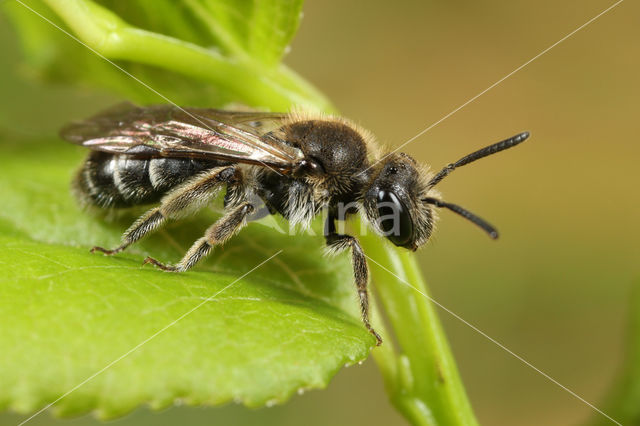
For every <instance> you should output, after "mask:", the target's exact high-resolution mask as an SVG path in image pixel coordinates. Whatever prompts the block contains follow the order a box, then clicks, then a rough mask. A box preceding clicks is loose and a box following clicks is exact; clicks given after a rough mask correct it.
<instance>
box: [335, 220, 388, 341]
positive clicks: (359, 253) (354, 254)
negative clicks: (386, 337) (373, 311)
mask: <svg viewBox="0 0 640 426" xmlns="http://www.w3.org/2000/svg"><path fill="white" fill-rule="evenodd" d="M325 240H326V243H327V248H328V249H329V251H331V252H334V253H337V252H341V251H344V250H347V249H351V262H352V265H353V276H354V279H355V284H356V289H357V290H358V298H359V299H360V312H361V315H362V322H363V323H364V326H365V327H366V328H367V330H369V333H371V334H373V336H374V337H375V338H376V341H377V342H376V344H377V345H378V346H380V345H381V344H382V337H380V335H379V334H378V333H377V332H376V331H375V330H374V329H373V327H372V326H371V323H370V322H369V293H368V291H367V283H368V281H369V268H368V267H367V259H366V257H365V255H364V251H363V250H362V246H360V243H359V242H358V240H357V239H356V238H355V237H352V236H351V235H343V234H338V233H337V232H336V231H335V224H334V218H332V217H329V218H328V219H327V224H326V227H325Z"/></svg>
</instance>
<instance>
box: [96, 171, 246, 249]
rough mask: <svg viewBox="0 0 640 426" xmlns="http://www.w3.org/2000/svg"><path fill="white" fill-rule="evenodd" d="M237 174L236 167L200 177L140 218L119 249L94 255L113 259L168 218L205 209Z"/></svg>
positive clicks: (171, 193)
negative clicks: (102, 255)
mask: <svg viewBox="0 0 640 426" xmlns="http://www.w3.org/2000/svg"><path fill="white" fill-rule="evenodd" d="M234 174H235V168H234V167H217V168H214V169H211V170H208V171H207V172H205V173H203V174H199V175H198V176H196V177H194V178H193V179H190V180H188V181H187V182H185V183H184V184H182V185H180V186H179V187H177V188H176V189H174V190H173V191H171V192H169V193H168V194H167V195H165V196H164V198H163V199H162V201H161V204H160V205H159V206H158V207H155V208H153V209H151V210H149V211H148V212H146V213H145V214H143V215H142V216H140V218H138V220H136V221H135V222H134V223H133V225H131V226H130V227H129V229H127V230H126V231H125V233H124V234H123V235H122V244H120V245H119V246H118V247H116V248H114V249H111V250H109V249H105V248H102V247H94V248H92V249H91V252H92V253H93V252H96V251H100V252H102V253H104V254H107V255H111V254H116V253H119V252H121V251H123V250H124V249H126V248H127V247H129V246H130V245H131V244H133V243H135V242H136V241H138V240H139V239H141V238H142V237H144V236H145V235H147V234H149V233H150V232H152V231H154V230H155V229H156V228H158V227H159V226H160V225H162V224H163V223H164V222H165V221H166V220H167V219H168V218H175V217H180V216H181V215H184V214H185V213H186V212H189V211H193V210H196V209H197V208H199V207H202V206H203V205H204V204H206V203H207V202H209V201H210V200H211V199H212V198H213V197H214V196H215V195H216V194H217V193H218V190H219V189H220V187H221V184H223V183H226V182H229V181H230V180H231V179H233V178H234Z"/></svg>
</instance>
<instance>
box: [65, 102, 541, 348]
mask: <svg viewBox="0 0 640 426" xmlns="http://www.w3.org/2000/svg"><path fill="white" fill-rule="evenodd" d="M61 134H62V137H63V138H64V139H66V140H68V141H71V142H74V143H77V144H80V145H83V146H86V147H88V148H90V149H91V150H92V151H91V153H90V154H89V157H88V158H87V160H86V161H85V163H84V165H83V166H82V168H81V169H80V171H79V172H78V174H77V176H76V178H75V180H74V183H73V188H74V191H75V193H76V194H77V196H78V197H79V198H80V200H82V201H83V202H84V203H86V204H91V205H95V206H98V207H103V208H121V207H130V206H134V205H141V204H149V203H159V206H158V207H154V208H152V209H151V210H149V211H148V212H147V213H145V214H144V215H142V216H141V217H140V218H139V219H138V220H136V221H135V223H133V225H131V227H130V228H129V229H127V230H126V231H125V233H124V234H123V236H122V244H121V245H120V246H118V247H115V248H113V249H105V248H102V247H94V248H93V249H92V250H91V251H92V252H94V251H100V252H103V253H105V254H108V255H111V254H115V253H118V252H121V251H123V250H124V249H126V248H127V247H128V246H129V245H131V244H133V243H134V242H136V241H138V240H139V239H140V238H142V237H144V236H145V235H147V234H148V233H150V232H152V231H154V230H155V229H156V228H158V227H159V226H160V225H162V224H163V223H164V222H165V221H166V220H167V219H175V218H179V217H181V216H183V215H185V214H186V213H188V212H192V211H194V210H197V209H198V208H201V207H203V206H204V205H206V204H207V203H208V202H209V201H211V200H212V199H213V198H214V197H215V196H216V194H217V193H218V192H219V191H220V190H221V189H222V188H223V187H225V188H226V194H225V198H224V208H225V213H224V214H223V216H222V217H221V218H220V219H219V220H218V221H217V222H215V223H214V224H213V225H212V226H211V227H210V228H209V229H207V230H206V232H205V234H204V236H203V237H202V238H200V239H199V240H197V241H196V242H195V243H194V244H193V246H192V247H191V248H190V249H189V250H188V251H187V253H186V254H185V255H184V257H183V258H182V260H180V261H179V262H178V263H177V264H175V265H167V264H164V263H161V262H159V261H157V260H155V259H153V258H150V257H148V258H147V259H145V263H152V264H153V265H155V266H157V267H159V268H160V269H163V270H165V271H186V270H188V269H190V268H191V267H193V266H194V265H195V264H196V263H197V262H198V261H199V260H200V259H202V258H203V257H205V256H206V255H208V254H209V252H210V251H211V250H212V249H213V248H214V247H215V246H218V245H221V244H223V243H224V242H225V241H227V240H228V239H229V238H230V237H231V236H232V235H233V234H235V233H236V232H238V231H239V230H240V229H241V228H242V227H243V226H245V224H246V222H247V218H248V217H249V215H251V213H252V212H254V211H255V210H256V209H258V208H259V207H260V206H259V205H258V204H260V203H263V204H264V205H265V206H266V208H267V209H268V211H269V212H270V213H271V214H280V215H282V216H283V217H284V218H286V219H287V220H289V221H290V222H292V223H294V224H300V225H302V226H308V225H309V223H310V222H311V220H312V219H313V218H314V217H315V216H316V215H318V214H319V213H320V212H322V211H325V212H327V219H326V223H325V231H324V234H325V239H326V244H327V248H328V249H329V250H331V251H334V252H339V251H343V250H347V249H350V250H351V255H352V261H353V269H354V278H355V284H356V287H357V291H358V296H359V298H360V306H361V311H362V321H363V322H364V325H365V326H366V328H367V329H368V330H369V331H370V332H371V333H372V334H373V335H374V336H375V337H376V339H377V341H378V344H380V343H381V342H382V340H381V338H380V336H379V335H378V334H377V333H376V332H375V331H374V330H373V328H372V327H371V325H370V323H369V314H368V294H367V281H368V269H367V262H366V257H365V255H364V252H363V250H362V247H361V246H360V244H359V242H358V240H357V238H356V237H354V236H351V235H346V234H341V233H338V231H337V228H336V221H343V220H346V219H347V218H348V217H349V216H351V215H353V214H356V213H357V212H358V211H360V212H361V213H362V215H363V216H364V217H365V218H366V219H367V221H368V222H369V224H370V225H371V226H372V228H373V229H375V230H376V231H377V232H378V233H379V234H381V235H382V236H385V237H386V238H388V239H389V240H390V241H391V242H392V243H393V244H395V245H396V246H400V247H404V248H407V249H410V250H416V249H417V248H418V247H420V246H422V245H423V244H424V243H425V242H427V240H428V239H429V237H430V236H431V233H432V231H433V227H434V223H435V221H436V209H437V208H446V209H449V210H451V211H453V212H455V213H458V214H459V215H461V216H463V217H464V218H466V219H468V220H470V221H471V222H473V223H475V224H476V225H478V226H480V227H481V228H482V229H484V230H485V231H486V232H487V233H488V234H489V235H490V236H491V237H492V238H497V236H498V233H497V231H496V229H495V228H494V227H493V226H491V225H490V224H488V223H487V222H485V221H484V220H482V219H480V218H479V217H477V216H475V215H474V214H472V213H470V212H469V211H467V210H465V209H463V208H462V207H460V206H457V205H455V204H450V203H447V202H444V201H443V200H442V199H441V198H440V194H439V193H438V192H437V191H436V190H435V189H434V187H435V186H436V185H437V184H438V183H439V182H440V181H441V180H442V179H444V178H445V177H446V176H447V175H448V174H449V173H451V172H452V171H453V170H454V169H455V168H456V167H460V166H463V165H465V164H468V163H471V162H472V161H475V160H477V159H479V158H483V157H486V156H488V155H491V154H495V153H496V152H499V151H502V150H504V149H507V148H511V147H513V146H515V145H517V144H519V143H521V142H522V141H524V140H525V139H526V138H527V137H528V136H529V134H528V133H526V132H525V133H521V134H518V135H516V136H514V137H512V138H509V139H506V140H504V141H502V142H498V143H496V144H493V145H491V146H488V147H486V148H484V149H481V150H479V151H476V152H474V153H472V154H469V155H467V156H466V157H464V158H462V159H460V160H459V161H457V162H455V163H452V164H449V165H448V166H446V167H445V168H444V169H442V170H441V171H440V172H438V173H435V174H434V173H431V172H429V171H428V170H427V169H422V168H421V167H420V166H419V165H418V164H417V163H416V162H415V160H414V159H413V158H411V157H410V156H408V155H407V154H402V153H391V154H387V155H384V156H380V155H379V154H377V148H376V145H375V141H374V140H373V137H372V136H371V135H370V134H369V133H368V132H366V131H364V130H362V129H360V128H358V127H357V126H355V125H353V124H352V123H350V122H348V121H346V120H344V119H342V118H335V117H328V116H322V115H309V114H303V113H289V114H279V113H263V112H230V111H221V110H215V109H199V108H186V109H183V108H179V107H174V106H168V105H162V106H151V107H136V106H134V105H131V104H126V105H120V106H118V107H116V108H113V109H111V110H108V111H106V112H104V113H102V114H99V115H97V116H95V117H92V118H90V119H88V120H86V121H84V122H79V123H73V124H70V125H69V126H67V127H66V128H64V129H63V130H62V132H61Z"/></svg>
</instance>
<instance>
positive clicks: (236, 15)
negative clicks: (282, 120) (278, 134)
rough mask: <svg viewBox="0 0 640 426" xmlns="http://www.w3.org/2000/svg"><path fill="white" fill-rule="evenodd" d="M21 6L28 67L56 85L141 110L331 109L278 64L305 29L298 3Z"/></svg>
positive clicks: (162, 0)
mask: <svg viewBox="0 0 640 426" xmlns="http://www.w3.org/2000/svg"><path fill="white" fill-rule="evenodd" d="M23 4H24V5H23ZM23 4H22V3H18V2H9V3H7V4H6V5H4V6H5V7H4V10H5V11H6V12H7V14H8V16H9V17H10V18H11V19H12V21H13V22H14V24H15V27H16V28H17V30H18V31H19V33H20V35H21V39H22V44H23V48H24V51H25V53H26V55H27V58H28V59H29V61H30V63H31V64H32V65H33V66H34V67H35V68H36V69H38V70H40V73H41V76H42V77H44V78H46V79H48V80H49V81H56V82H66V83H73V84H85V85H88V86H98V87H102V88H105V89H107V90H110V91H115V92H117V93H119V94H121V95H123V96H124V97H126V98H128V99H130V100H134V101H137V102H140V103H159V102H167V99H169V100H171V102H174V103H177V104H182V105H193V106H209V107H211V106H222V105H225V104H227V103H230V102H242V103H244V104H247V105H251V106H256V107H261V108H266V109H273V110H286V109H288V108H289V106H290V105H291V104H294V105H304V106H307V107H308V108H314V109H331V107H330V104H329V102H328V101H327V100H326V98H325V97H324V96H323V95H322V94H321V93H320V92H318V91H317V90H316V89H315V88H314V87H312V86H311V85H310V84H309V83H307V82H306V81H304V80H303V79H302V78H301V77H299V76H298V75H297V74H295V73H294V72H293V71H291V70H290V69H288V68H287V67H286V66H285V65H283V64H281V63H280V62H279V60H280V59H281V57H282V54H283V52H284V51H285V49H286V47H287V45H288V43H289V42H290V40H291V38H292V37H293V35H294V34H295V32H296V30H297V27H298V23H299V17H300V9H301V7H302V1H300V0H287V1H281V2H245V1H238V0H234V1H231V0H227V1H223V2H220V1H207V0H182V1H169V0H157V1H153V2H152V1H136V2H116V1H103V2H102V4H103V5H104V6H103V5H100V4H98V3H95V2H92V1H89V0H65V1H60V0H31V1H25V2H23ZM43 17H44V18H46V19H47V20H49V21H51V22H47V21H46V20H45V19H43ZM54 25H55V26H54ZM56 26H57V27H59V28H56ZM61 29H62V30H64V31H66V32H68V33H70V34H73V35H74V37H77V39H78V40H79V41H80V42H82V44H85V46H83V45H82V44H81V43H79V42H78V41H76V40H73V39H72V38H71V37H69V35H68V34H65V33H64V32H63V31H61ZM91 49H92V50H94V51H91ZM96 52H97V53H99V54H100V55H103V56H104V57H106V58H108V59H110V60H115V61H118V65H119V66H120V67H122V68H123V69H124V70H126V71H127V72H129V73H131V74H132V75H135V76H136V78H137V79H139V80H140V81H141V82H144V83H145V84H146V85H148V86H150V87H152V88H153V90H149V88H148V87H145V85H143V84H141V83H140V81H135V80H134V79H132V78H131V76H129V75H126V74H125V73H123V72H122V71H121V70H118V69H116V68H115V67H114V66H113V65H112V64H110V63H108V62H107V61H105V60H104V59H103V58H100V57H99V56H98V55H96ZM159 94H161V95H159Z"/></svg>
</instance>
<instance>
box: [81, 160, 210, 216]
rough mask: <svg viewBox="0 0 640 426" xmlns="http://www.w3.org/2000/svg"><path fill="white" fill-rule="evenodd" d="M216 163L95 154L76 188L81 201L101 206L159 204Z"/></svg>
mask: <svg viewBox="0 0 640 426" xmlns="http://www.w3.org/2000/svg"><path fill="white" fill-rule="evenodd" d="M218 165H220V164H219V162H217V161H200V160H194V159H189V158H146V159H144V158H135V157H132V156H128V155H114V154H109V153H105V152H99V151H92V152H91V153H90V154H89V156H88V157H87V159H86V160H85V162H84V164H83V166H82V168H81V169H80V171H79V172H78V174H77V176H76V178H75V180H74V182H73V188H74V192H75V193H76V195H77V196H78V197H79V198H80V200H81V201H83V202H85V203H87V204H92V205H95V206H98V207H104V208H107V207H114V208H123V207H131V206H135V205H141V204H150V203H155V202H158V201H160V199H161V198H162V196H163V195H165V194H166V193H167V192H169V191H170V190H171V189H173V188H175V187H176V186H177V185H180V184H181V183H182V182H184V181H185V180H187V179H189V178H190V177H192V176H194V175H196V174H197V173H199V172H201V171H203V170H206V169H209V168H213V167H217V166H218Z"/></svg>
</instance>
